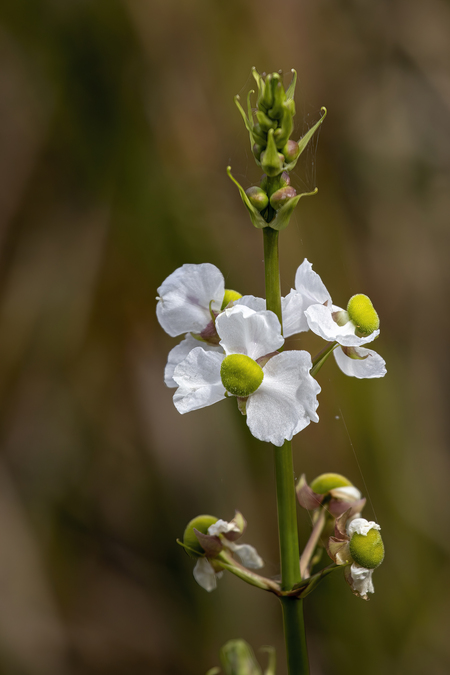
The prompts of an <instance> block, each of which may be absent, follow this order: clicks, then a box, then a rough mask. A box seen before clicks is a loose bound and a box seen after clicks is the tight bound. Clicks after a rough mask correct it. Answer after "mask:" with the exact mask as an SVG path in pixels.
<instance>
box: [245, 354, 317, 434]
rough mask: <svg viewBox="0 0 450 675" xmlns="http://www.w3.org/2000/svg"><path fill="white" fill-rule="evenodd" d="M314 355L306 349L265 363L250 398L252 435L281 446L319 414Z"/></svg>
mask: <svg viewBox="0 0 450 675" xmlns="http://www.w3.org/2000/svg"><path fill="white" fill-rule="evenodd" d="M310 369H311V357H310V355H309V354H308V353H307V352H304V351H287V352H283V353H282V354H277V355H276V356H274V357H273V358H271V359H270V361H268V362H267V364H266V365H265V366H264V379H263V381H262V384H261V386H260V387H259V389H257V390H256V391H255V393H254V394H252V395H251V396H250V397H249V399H248V401H247V424H248V426H249V429H250V431H251V432H252V434H253V436H255V437H256V438H259V439H260V440H261V441H267V442H270V443H273V444H274V445H277V446H278V447H281V446H282V445H283V443H284V441H285V440H288V441H290V440H291V439H292V436H293V435H294V434H297V433H298V432H299V431H301V430H302V429H304V428H305V427H306V426H307V425H308V424H309V423H310V421H311V420H312V421H313V422H318V420H319V418H318V416H317V414H316V409H317V406H318V405H319V404H318V401H317V394H318V393H319V392H320V386H319V384H318V383H317V382H316V381H315V380H314V378H312V377H311V375H310V374H309V370H310Z"/></svg>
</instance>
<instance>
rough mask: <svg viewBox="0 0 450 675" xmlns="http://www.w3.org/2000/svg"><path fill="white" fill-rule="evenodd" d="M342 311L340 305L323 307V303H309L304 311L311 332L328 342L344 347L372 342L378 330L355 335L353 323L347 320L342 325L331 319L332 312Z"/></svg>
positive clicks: (378, 332)
mask: <svg viewBox="0 0 450 675" xmlns="http://www.w3.org/2000/svg"><path fill="white" fill-rule="evenodd" d="M337 311H342V309H341V308H340V307H336V306H334V305H333V307H331V308H330V307H325V306H324V305H311V306H310V307H308V309H307V310H306V311H305V315H306V320H307V322H308V326H309V327H310V328H311V330H312V331H313V333H316V334H317V335H320V337H321V338H323V339H324V340H327V341H328V342H338V343H339V344H340V345H343V346H344V347H359V346H360V345H364V344H367V343H368V342H372V341H373V340H375V338H376V337H378V335H379V334H380V331H379V330H374V332H373V333H372V334H371V335H368V336H367V337H358V336H357V335H355V330H356V328H355V325H354V324H353V323H352V322H351V321H347V323H346V324H345V325H344V326H339V325H338V324H337V323H336V321H334V319H333V312H337Z"/></svg>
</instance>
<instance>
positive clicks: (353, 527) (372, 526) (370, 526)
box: [347, 518, 381, 537]
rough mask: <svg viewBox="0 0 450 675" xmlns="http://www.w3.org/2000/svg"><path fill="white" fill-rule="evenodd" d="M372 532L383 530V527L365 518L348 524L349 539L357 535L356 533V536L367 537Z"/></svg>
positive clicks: (356, 519) (355, 519)
mask: <svg viewBox="0 0 450 675" xmlns="http://www.w3.org/2000/svg"><path fill="white" fill-rule="evenodd" d="M370 530H381V527H380V526H379V525H378V523H375V522H374V521H373V520H366V519H365V518H354V519H353V520H351V521H350V522H349V523H348V524H347V534H348V536H349V537H351V536H352V534H355V532H356V534H363V535H364V536H366V535H367V533H368V532H370Z"/></svg>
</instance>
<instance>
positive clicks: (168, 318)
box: [156, 263, 225, 337]
mask: <svg viewBox="0 0 450 675" xmlns="http://www.w3.org/2000/svg"><path fill="white" fill-rule="evenodd" d="M224 293H225V284H224V279H223V275H222V272H221V271H220V270H218V269H217V267H215V265H211V264H210V263H202V264H201V265H190V264H187V265H183V266H182V267H179V268H178V269H177V270H175V272H173V273H172V274H171V275H170V276H168V277H167V279H166V280H165V281H163V283H162V284H161V286H160V287H159V288H158V295H159V299H158V304H157V306H156V315H157V317H158V321H159V323H160V324H161V326H162V327H163V328H164V330H165V331H166V333H168V334H169V335H171V336H172V337H175V336H176V335H181V334H182V333H188V332H194V333H200V332H201V331H202V330H203V328H204V327H205V326H206V325H207V323H208V322H209V321H210V319H211V316H210V312H209V307H210V303H211V301H212V304H211V308H212V309H214V310H216V311H220V309H221V306H222V301H223V296H224Z"/></svg>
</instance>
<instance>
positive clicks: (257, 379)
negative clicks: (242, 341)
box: [220, 354, 264, 396]
mask: <svg viewBox="0 0 450 675" xmlns="http://www.w3.org/2000/svg"><path fill="white" fill-rule="evenodd" d="M220 377H221V378H222V384H223V386H224V387H225V389H226V390H227V391H229V392H230V394H233V396H250V394H253V392H254V391H256V390H257V389H258V387H259V385H260V384H261V382H262V381H263V378H264V373H263V369H262V368H261V366H259V365H258V364H257V363H256V361H254V360H253V359H251V358H250V357H249V356H246V355H245V354H230V356H226V357H225V358H224V360H223V361H222V366H221V368H220Z"/></svg>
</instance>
